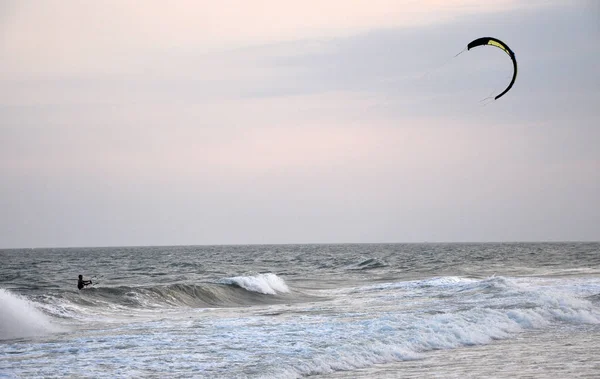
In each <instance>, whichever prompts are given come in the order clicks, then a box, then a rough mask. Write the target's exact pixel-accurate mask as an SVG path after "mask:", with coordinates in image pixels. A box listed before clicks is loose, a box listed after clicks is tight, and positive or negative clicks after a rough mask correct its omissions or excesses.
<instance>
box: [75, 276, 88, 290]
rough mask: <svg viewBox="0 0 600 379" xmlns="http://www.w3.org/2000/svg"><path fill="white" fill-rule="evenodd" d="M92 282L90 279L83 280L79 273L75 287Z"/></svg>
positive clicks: (80, 287) (81, 286)
mask: <svg viewBox="0 0 600 379" xmlns="http://www.w3.org/2000/svg"><path fill="white" fill-rule="evenodd" d="M90 284H92V281H91V280H83V275H79V280H78V281H77V288H79V289H82V288H83V287H85V286H89V285H90Z"/></svg>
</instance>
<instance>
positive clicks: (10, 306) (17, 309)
mask: <svg viewBox="0 0 600 379" xmlns="http://www.w3.org/2000/svg"><path fill="white" fill-rule="evenodd" d="M0 305H1V306H0V340H5V339H12V338H24V337H33V336H39V335H44V334H48V333H51V332H56V331H59V328H58V327H57V326H56V325H53V324H52V323H51V322H50V319H49V317H48V316H46V315H45V314H44V313H42V312H41V311H40V310H38V309H37V308H36V307H35V306H34V304H33V303H32V302H31V301H29V300H27V299H26V298H24V297H22V296H19V295H16V294H13V293H12V292H10V291H9V290H6V289H4V288H0Z"/></svg>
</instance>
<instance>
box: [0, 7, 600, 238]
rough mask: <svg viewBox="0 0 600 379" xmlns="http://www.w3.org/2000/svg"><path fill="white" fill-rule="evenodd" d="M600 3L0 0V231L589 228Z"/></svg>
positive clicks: (357, 232)
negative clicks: (482, 42)
mask: <svg viewBox="0 0 600 379" xmlns="http://www.w3.org/2000/svg"><path fill="white" fill-rule="evenodd" d="M599 4H600V3H599V2H597V1H595V0H589V1H579V0H565V1H554V0H544V1H542V0H529V1H510V0H498V1H493V2H492V1H487V2H484V1H480V0H419V1H413V0H365V1H351V0H343V1H342V0H327V1H322V0H319V1H317V0H314V1H313V0H301V1H296V0H287V1H280V0H252V1H247V0H240V1H234V0H227V1H225V0H223V1H191V0H190V1H172V2H166V1H162V0H161V1H158V0H156V1H154V0H151V1H125V0H110V1H109V0H107V1H99V2H89V1H74V0H73V1H70V0H56V1H50V0H48V1H33V0H32V1H28V0H14V1H13V0H0V248H11V247H66V246H121V245H182V244H244V243H336V242H422V241H429V242H442V241H444V242H455V241H456V242H462V241H474V242H479V241H564V240H569V241H573V240H588V241H589V240H594V241H597V240H600V109H599V107H600V43H598V41H599V40H600V5H599ZM484 36H493V37H496V38H499V39H501V40H503V41H504V42H506V43H507V44H508V45H509V46H510V47H511V48H512V49H513V51H514V52H515V53H516V56H517V60H518V62H519V76H518V78H517V81H516V83H515V85H514V87H513V89H512V90H511V91H510V92H508V93H507V94H506V95H505V96H504V97H502V98H501V99H499V100H498V101H491V102H490V100H489V99H488V100H485V101H481V100H482V99H485V98H486V97H488V96H494V95H495V94H498V93H500V92H501V91H502V90H503V89H504V88H505V87H506V85H507V84H508V82H509V81H510V78H511V73H512V64H511V61H510V58H509V57H508V56H507V55H506V54H505V53H504V52H502V51H501V50H500V49H497V48H493V47H480V48H477V49H473V50H471V51H466V52H463V53H462V54H460V55H458V56H457V57H454V56H455V55H456V54H457V53H459V52H461V51H462V50H463V49H464V48H465V47H466V45H467V43H468V42H470V41H471V40H473V39H475V38H478V37H484Z"/></svg>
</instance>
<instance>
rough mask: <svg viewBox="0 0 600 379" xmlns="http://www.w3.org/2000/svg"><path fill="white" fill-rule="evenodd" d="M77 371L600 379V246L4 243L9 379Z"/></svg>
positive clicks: (3, 337)
mask: <svg viewBox="0 0 600 379" xmlns="http://www.w3.org/2000/svg"><path fill="white" fill-rule="evenodd" d="M79 274H82V275H84V277H85V279H90V278H91V280H92V281H93V285H92V286H88V287H87V288H85V289H84V290H81V291H79V290H78V289H77V276H78V275H79ZM64 376H67V377H69V376H73V377H75V376H76V377H89V378H115V377H146V378H165V377H169V378H190V377H196V378H301V377H307V376H314V377H317V378H346V377H347V378H410V377H414V378H424V377H438V378H459V377H472V378H481V377H498V378H500V377H502V378H514V377H534V378H553V379H556V378H573V377H581V378H584V377H588V378H597V377H600V244H599V243H508V244H344V245H271V246H269V245H261V246H258V245H252V246H177V247H125V248H117V247H115V248H69V249H27V250H25V249H22V250H0V377H6V378H19V377H24V378H25V377H27V378H29V377H64Z"/></svg>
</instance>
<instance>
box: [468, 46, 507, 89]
mask: <svg viewBox="0 0 600 379" xmlns="http://www.w3.org/2000/svg"><path fill="white" fill-rule="evenodd" d="M477 46H496V47H497V48H500V49H502V50H504V52H505V53H506V54H508V56H509V57H510V59H512V63H513V68H514V72H513V76H512V79H511V81H510V83H509V84H508V87H506V88H505V89H504V91H502V92H501V93H500V94H499V95H498V96H496V97H494V100H498V99H499V98H501V97H502V96H504V94H505V93H507V92H508V91H509V90H510V89H511V88H512V86H513V84H515V79H517V59H516V58H515V53H513V51H512V50H511V49H510V47H508V46H507V45H506V44H505V43H504V42H502V41H500V40H499V39H496V38H492V37H483V38H477V39H476V40H474V41H472V42H471V43H469V44H468V45H467V50H471V49H472V48H474V47H477Z"/></svg>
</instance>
